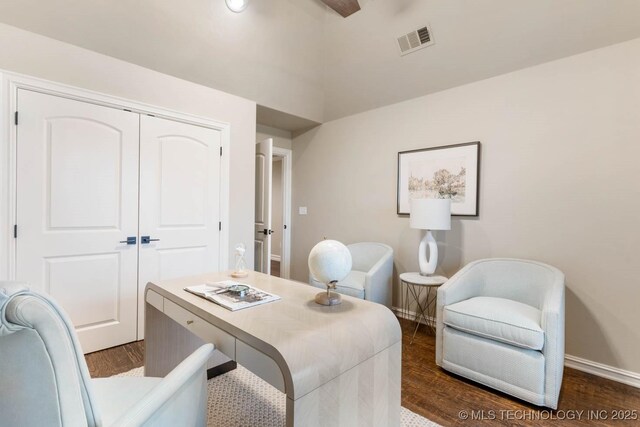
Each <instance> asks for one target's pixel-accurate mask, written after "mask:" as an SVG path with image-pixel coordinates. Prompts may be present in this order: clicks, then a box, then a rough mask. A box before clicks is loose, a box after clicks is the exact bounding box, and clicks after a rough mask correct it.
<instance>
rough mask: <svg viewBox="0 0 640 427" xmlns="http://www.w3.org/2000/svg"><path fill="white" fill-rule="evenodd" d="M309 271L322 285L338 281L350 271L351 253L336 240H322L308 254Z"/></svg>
mask: <svg viewBox="0 0 640 427" xmlns="http://www.w3.org/2000/svg"><path fill="white" fill-rule="evenodd" d="M309 271H310V272H311V275H312V276H313V277H315V278H316V280H319V281H320V282H322V283H330V282H332V281H340V280H342V279H344V278H345V277H346V276H347V274H349V272H350V271H351V252H349V249H348V248H347V247H346V246H345V245H344V244H342V243H340V242H338V241H337V240H323V241H321V242H320V243H318V244H317V245H315V246H314V247H313V249H311V253H309Z"/></svg>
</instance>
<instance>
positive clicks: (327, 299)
mask: <svg viewBox="0 0 640 427" xmlns="http://www.w3.org/2000/svg"><path fill="white" fill-rule="evenodd" d="M336 283H337V280H334V281H332V282H329V283H327V292H320V293H319V294H317V295H316V299H315V301H316V304H320V305H338V304H340V303H341V302H342V297H340V294H338V293H336V292H331V289H335V288H336Z"/></svg>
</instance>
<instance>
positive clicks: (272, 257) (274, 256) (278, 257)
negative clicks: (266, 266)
mask: <svg viewBox="0 0 640 427" xmlns="http://www.w3.org/2000/svg"><path fill="white" fill-rule="evenodd" d="M271 261H278V262H280V255H273V254H271Z"/></svg>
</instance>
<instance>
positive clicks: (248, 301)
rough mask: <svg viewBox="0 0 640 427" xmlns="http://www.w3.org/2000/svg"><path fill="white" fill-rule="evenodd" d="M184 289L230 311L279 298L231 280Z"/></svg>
mask: <svg viewBox="0 0 640 427" xmlns="http://www.w3.org/2000/svg"><path fill="white" fill-rule="evenodd" d="M184 290H185V291H187V292H191V293H192V294H194V295H198V296H199V297H202V298H205V299H208V300H209V301H212V302H215V303H216V304H218V305H221V306H222V307H224V308H226V309H227V310H231V311H236V310H242V309H243V308H249V307H254V306H256V305H260V304H266V303H268V302H272V301H277V300H279V299H280V297H279V296H278V295H274V294H270V293H269V292H265V291H263V290H262V289H258V288H254V287H253V286H250V285H247V284H246V283H240V282H236V281H233V280H223V281H222V282H215V283H205V284H202V285H196V286H187V287H186V288H184Z"/></svg>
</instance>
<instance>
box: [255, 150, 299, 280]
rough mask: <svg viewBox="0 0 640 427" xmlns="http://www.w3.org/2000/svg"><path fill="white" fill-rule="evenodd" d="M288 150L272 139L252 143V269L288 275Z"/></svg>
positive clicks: (281, 275)
mask: <svg viewBox="0 0 640 427" xmlns="http://www.w3.org/2000/svg"><path fill="white" fill-rule="evenodd" d="M291 158H292V152H291V150H290V149H287V148H281V147H276V146H274V141H273V138H267V139H265V140H263V141H261V142H258V143H257V144H256V205H255V206H256V220H255V247H254V250H255V269H256V271H260V272H262V273H265V274H271V275H273V276H278V277H282V278H285V279H288V278H289V274H290V258H291V247H290V245H291V237H290V236H291V227H290V224H291Z"/></svg>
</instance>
